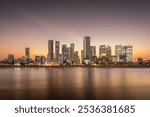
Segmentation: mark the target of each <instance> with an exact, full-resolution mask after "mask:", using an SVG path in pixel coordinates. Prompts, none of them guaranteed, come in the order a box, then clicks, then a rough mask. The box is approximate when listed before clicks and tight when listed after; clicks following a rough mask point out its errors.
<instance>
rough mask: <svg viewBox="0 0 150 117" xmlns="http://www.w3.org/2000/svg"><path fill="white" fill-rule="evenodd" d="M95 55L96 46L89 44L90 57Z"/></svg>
mask: <svg viewBox="0 0 150 117" xmlns="http://www.w3.org/2000/svg"><path fill="white" fill-rule="evenodd" d="M95 56H96V46H91V57H95Z"/></svg>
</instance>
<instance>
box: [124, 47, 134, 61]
mask: <svg viewBox="0 0 150 117" xmlns="http://www.w3.org/2000/svg"><path fill="white" fill-rule="evenodd" d="M132 51H133V47H132V46H131V45H127V46H123V54H124V55H125V62H132V53H133V52H132Z"/></svg>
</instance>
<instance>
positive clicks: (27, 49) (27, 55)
mask: <svg viewBox="0 0 150 117" xmlns="http://www.w3.org/2000/svg"><path fill="white" fill-rule="evenodd" d="M25 57H26V59H29V58H30V48H25Z"/></svg>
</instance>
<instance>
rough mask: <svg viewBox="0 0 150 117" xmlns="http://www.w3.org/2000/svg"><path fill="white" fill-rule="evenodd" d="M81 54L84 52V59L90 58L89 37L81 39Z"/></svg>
mask: <svg viewBox="0 0 150 117" xmlns="http://www.w3.org/2000/svg"><path fill="white" fill-rule="evenodd" d="M83 52H84V59H89V58H90V37H89V36H85V37H84V39H83Z"/></svg>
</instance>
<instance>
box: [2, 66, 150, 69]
mask: <svg viewBox="0 0 150 117" xmlns="http://www.w3.org/2000/svg"><path fill="white" fill-rule="evenodd" d="M73 67H75V68H77V67H80V68H139V69H140V68H150V66H82V65H77V66H35V65H34V66H5V65H1V66H0V68H73Z"/></svg>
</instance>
